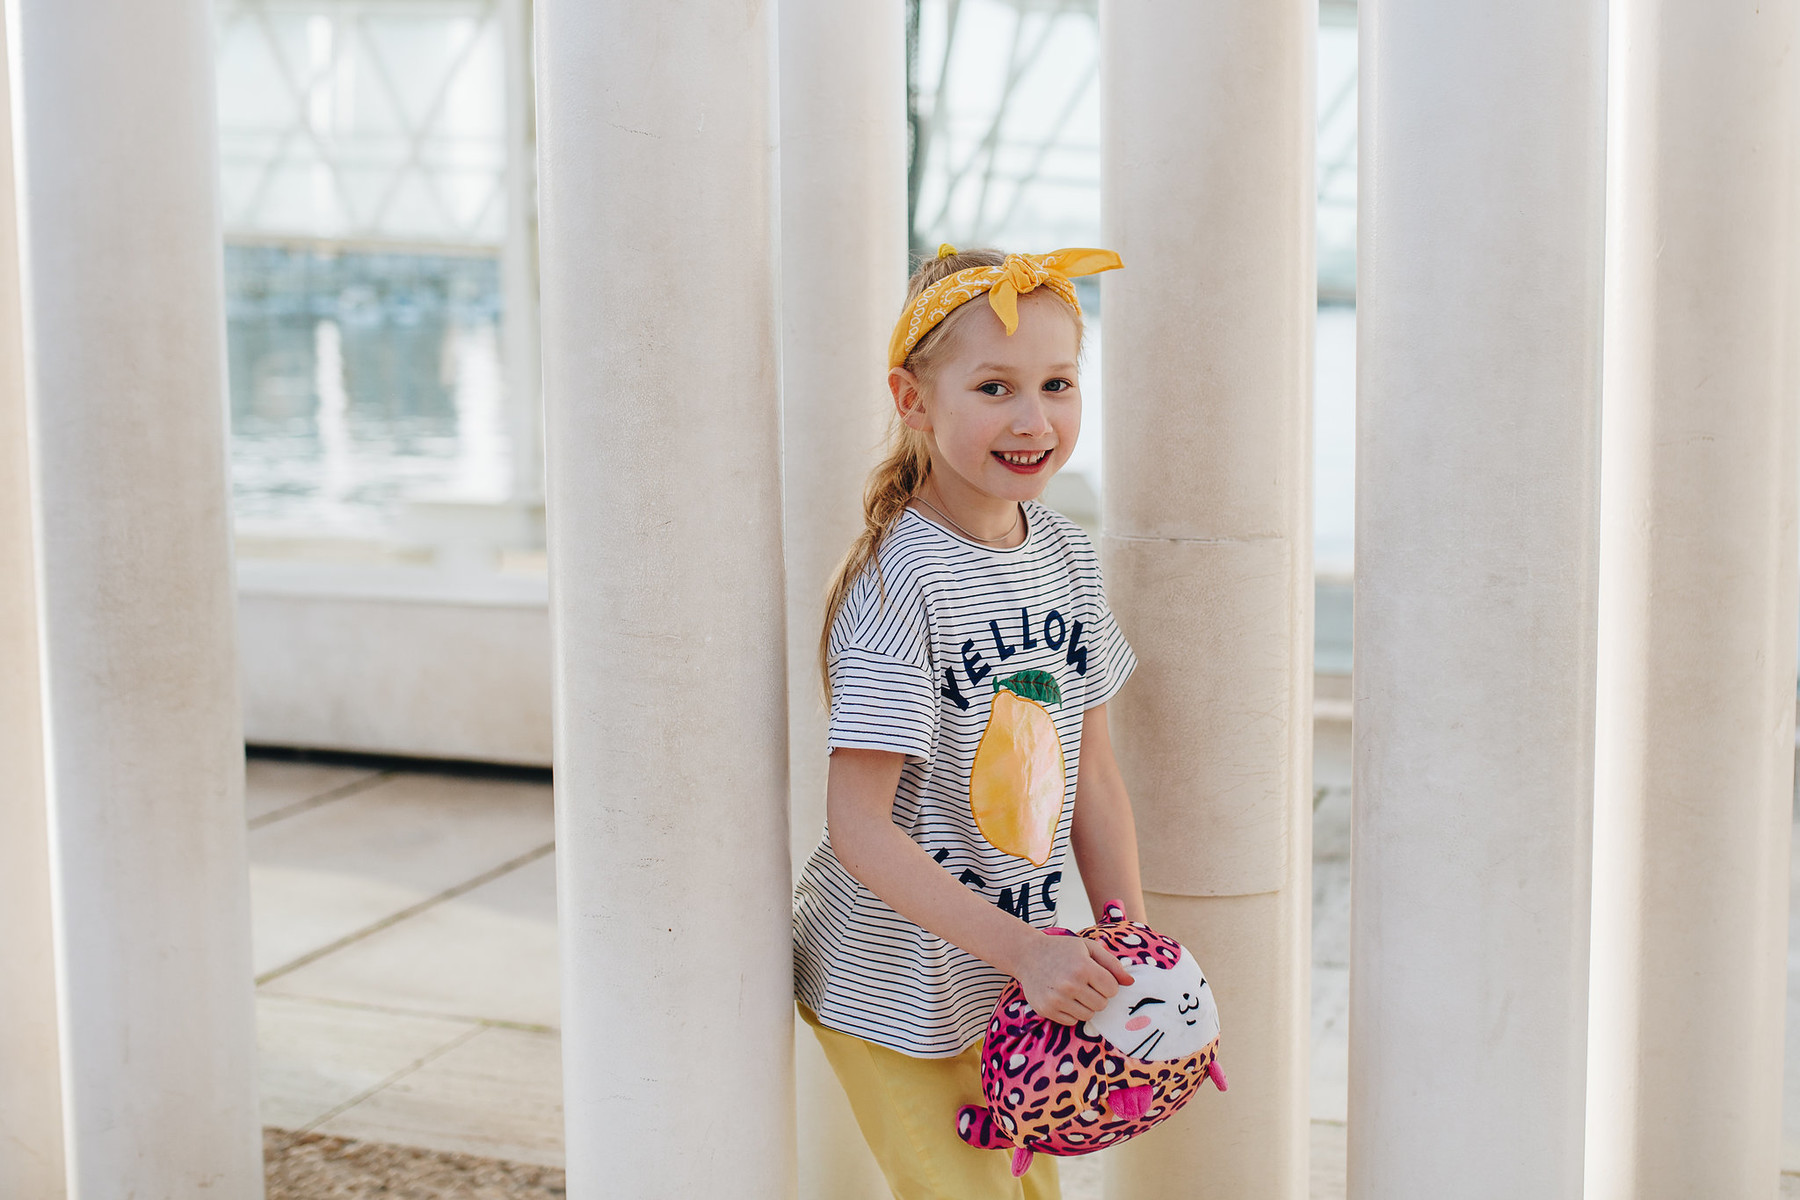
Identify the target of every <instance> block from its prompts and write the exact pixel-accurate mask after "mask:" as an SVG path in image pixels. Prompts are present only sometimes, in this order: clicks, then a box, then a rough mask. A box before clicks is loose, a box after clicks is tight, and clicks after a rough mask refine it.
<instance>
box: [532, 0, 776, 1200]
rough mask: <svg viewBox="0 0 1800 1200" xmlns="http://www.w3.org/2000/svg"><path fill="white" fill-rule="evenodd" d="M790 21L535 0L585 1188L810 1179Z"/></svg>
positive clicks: (569, 983)
mask: <svg viewBox="0 0 1800 1200" xmlns="http://www.w3.org/2000/svg"><path fill="white" fill-rule="evenodd" d="M773 16H774V10H773V6H772V5H768V4H752V5H749V6H746V5H743V4H738V3H731V2H729V0H675V2H671V3H663V4H641V3H633V2H631V0H547V2H545V3H543V4H542V5H541V6H540V7H539V8H538V10H537V37H538V43H537V48H538V55H537V63H538V80H537V83H538V150H539V164H540V175H539V179H540V193H539V195H540V206H539V222H540V236H541V241H542V246H543V255H542V280H543V332H544V388H545V399H546V442H547V445H548V449H549V474H548V481H547V483H548V486H547V489H546V490H547V499H548V512H549V521H550V567H551V577H550V584H551V596H552V602H551V604H552V607H551V618H552V623H553V629H554V634H555V646H556V681H557V701H556V771H557V843H558V849H559V853H560V855H561V870H560V872H559V874H560V878H561V882H560V889H561V895H560V905H559V907H560V912H561V926H562V938H563V956H562V961H563V996H564V1001H563V1063H564V1072H563V1079H564V1105H565V1110H566V1114H567V1116H566V1121H567V1126H568V1139H567V1145H568V1171H569V1193H570V1195H571V1196H572V1197H573V1198H574V1200H593V1198H596V1197H600V1196H615V1195H630V1196H635V1197H645V1198H655V1197H671V1198H675V1197H679V1198H682V1200H686V1198H688V1197H694V1196H726V1195H729V1196H741V1197H746V1198H747V1200H756V1198H760V1197H786V1196H788V1195H789V1194H790V1193H791V1192H792V1190H793V1188H794V1186H795V1184H794V1149H793V1139H794V1119H793V1112H794V1090H793V1055H794V1047H793V1012H794V1007H793V1004H794V1001H793V980H792V974H793V968H792V941H793V939H792V933H791V926H792V920H791V915H790V913H791V894H790V886H791V882H790V881H791V876H790V873H789V865H788V825H787V805H788V784H787V737H786V731H787V720H786V716H787V688H786V670H785V666H786V649H785V646H784V642H785V636H784V632H785V629H784V627H785V603H784V589H783V575H782V559H781V471H780V463H781V422H780V396H779V391H778V378H777V370H776V359H777V349H778V340H777V339H778V327H777V318H776V305H777V299H778V297H777V283H776V267H775V238H776V224H777V217H776V209H775V187H776V146H775V111H774V73H773V68H774V61H775V59H774V55H775V25H774V20H773Z"/></svg>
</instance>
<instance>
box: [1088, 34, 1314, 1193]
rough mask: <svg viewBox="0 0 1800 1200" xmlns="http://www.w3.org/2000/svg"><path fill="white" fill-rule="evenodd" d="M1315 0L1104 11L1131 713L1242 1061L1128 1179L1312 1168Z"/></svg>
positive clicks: (1151, 895) (1106, 206)
mask: <svg viewBox="0 0 1800 1200" xmlns="http://www.w3.org/2000/svg"><path fill="white" fill-rule="evenodd" d="M1317 19H1318V12H1317V6H1316V5H1315V4H1313V3H1311V0H1273V2H1271V3H1264V4H1250V5H1247V4H1241V3H1237V2H1235V0H1140V2H1139V3H1134V4H1114V5H1105V6H1102V8H1101V12H1100V23H1101V24H1100V30H1101V61H1102V64H1103V68H1104V69H1103V70H1102V72H1101V80H1102V88H1103V97H1104V99H1103V105H1102V109H1103V112H1104V114H1105V117H1104V120H1105V131H1104V134H1105V136H1104V137H1103V138H1102V171H1101V188H1102V199H1101V203H1102V211H1103V213H1104V214H1105V228H1106V233H1105V236H1104V240H1105V244H1106V245H1108V246H1109V247H1110V248H1112V249H1114V250H1117V251H1118V252H1119V254H1120V256H1121V257H1122V258H1123V260H1124V270H1122V271H1117V272H1110V273H1108V274H1106V275H1104V276H1102V277H1101V280H1100V287H1101V294H1102V296H1103V297H1104V299H1105V304H1106V328H1107V354H1106V357H1105V372H1106V377H1105V383H1106V394H1107V395H1108V396H1110V397H1113V402H1112V403H1109V404H1108V405H1107V406H1106V409H1105V442H1104V448H1103V454H1104V461H1105V470H1104V473H1103V480H1104V489H1105V494H1104V497H1103V499H1104V503H1103V505H1102V511H1103V514H1104V534H1103V536H1102V538H1101V551H1102V556H1103V560H1104V562H1105V565H1106V571H1107V585H1108V589H1109V598H1110V600H1111V602H1112V605H1113V608H1114V610H1115V611H1116V612H1117V614H1118V617H1119V620H1120V623H1121V625H1122V627H1123V628H1124V631H1125V634H1126V636H1127V637H1128V638H1130V639H1132V641H1133V644H1134V646H1135V648H1136V650H1137V653H1138V661H1139V664H1140V665H1139V677H1138V678H1137V679H1135V680H1134V681H1133V682H1132V684H1131V685H1130V686H1128V687H1127V688H1126V689H1125V690H1124V691H1123V692H1121V693H1120V695H1119V697H1118V699H1117V700H1116V701H1114V702H1113V705H1112V707H1113V709H1114V710H1115V713H1114V718H1113V721H1114V725H1113V727H1114V729H1115V730H1116V731H1117V732H1116V734H1115V742H1116V744H1117V746H1118V750H1119V759H1120V764H1121V767H1122V768H1123V771H1124V775H1125V781H1126V784H1127V786H1128V787H1129V788H1130V789H1131V792H1132V799H1133V806H1134V808H1135V810H1136V813H1137V819H1138V844H1139V847H1140V852H1141V854H1142V861H1143V879H1144V888H1145V891H1146V893H1147V894H1146V902H1147V904H1148V905H1149V916H1150V919H1151V921H1152V922H1153V923H1160V924H1161V925H1162V926H1163V927H1164V928H1166V929H1167V931H1168V932H1169V933H1170V934H1172V935H1173V936H1175V937H1178V938H1181V939H1182V940H1183V941H1184V942H1186V943H1187V944H1189V945H1191V946H1192V947H1193V949H1194V952H1195V954H1196V956H1197V957H1199V958H1200V960H1201V961H1202V962H1203V963H1204V964H1206V967H1207V970H1208V972H1209V977H1214V978H1216V979H1217V980H1219V983H1218V986H1219V994H1220V1008H1221V1016H1222V1019H1223V1021H1224V1027H1225V1029H1226V1033H1225V1035H1224V1038H1225V1042H1224V1045H1225V1047H1226V1049H1225V1051H1224V1058H1225V1061H1226V1064H1227V1065H1226V1070H1227V1071H1228V1072H1229V1073H1231V1074H1232V1076H1233V1078H1235V1079H1237V1080H1240V1081H1242V1082H1240V1083H1237V1084H1234V1086H1233V1088H1232V1090H1231V1092H1229V1093H1228V1094H1226V1095H1223V1096H1214V1095H1206V1096H1202V1097H1200V1098H1199V1099H1198V1100H1197V1101H1196V1102H1195V1104H1194V1105H1193V1106H1192V1107H1191V1108H1190V1109H1189V1110H1188V1111H1186V1112H1184V1113H1183V1114H1181V1115H1180V1116H1179V1117H1177V1118H1176V1119H1175V1120H1173V1121H1171V1122H1170V1123H1169V1124H1168V1125H1167V1126H1166V1127H1165V1128H1163V1129H1161V1130H1159V1131H1157V1134H1156V1135H1153V1136H1151V1137H1146V1138H1144V1139H1141V1140H1140V1141H1137V1142H1133V1143H1130V1144H1128V1145H1126V1146H1123V1147H1121V1148H1120V1149H1119V1150H1118V1151H1117V1152H1116V1156H1115V1157H1114V1158H1113V1159H1112V1161H1111V1163H1109V1173H1108V1190H1109V1195H1111V1196H1113V1197H1115V1200H1123V1198H1126V1197H1140V1196H1151V1195H1166V1196H1176V1195H1180V1196H1199V1195H1220V1196H1257V1197H1261V1198H1266V1200H1276V1198H1281V1197H1287V1198H1291V1200H1298V1198H1299V1197H1303V1196H1305V1195H1306V1193H1307V1189H1308V1186H1309V1183H1308V1170H1307V1157H1308V1128H1307V1066H1306V1063H1307V1012H1308V991H1309V985H1308V963H1309V959H1308V954H1307V927H1308V916H1309V913H1310V909H1311V888H1310V886H1309V882H1308V880H1309V872H1310V868H1311V850H1310V837H1309V832H1310V828H1311V822H1310V820H1309V819H1308V816H1309V813H1310V804H1311V795H1312V787H1311V783H1310V767H1311V736H1312V711H1313V709H1312V694H1311V687H1312V601H1313V577H1312V555H1311V548H1312V498H1311V477H1312V476H1311V411H1312V404H1311V397H1312V378H1313V372H1312V346H1313V319H1314V315H1315V312H1316V299H1317V298H1316V278H1315V273H1314V263H1313V237H1312V229H1313V214H1314V208H1315V201H1316V197H1315V196H1314V181H1313V129H1314V123H1315V120H1316V114H1315V112H1314V98H1313V90H1314V63H1313V47H1314V34H1315V26H1316V22H1317ZM1119 397H1130V398H1131V400H1130V402H1129V403H1119V402H1118V398H1119ZM1227 978H1229V979H1230V981H1231V982H1230V983H1229V985H1228V984H1226V983H1225V982H1224V981H1225V980H1226V979H1227ZM1228 993H1229V997H1230V1003H1229V1004H1227V995H1228Z"/></svg>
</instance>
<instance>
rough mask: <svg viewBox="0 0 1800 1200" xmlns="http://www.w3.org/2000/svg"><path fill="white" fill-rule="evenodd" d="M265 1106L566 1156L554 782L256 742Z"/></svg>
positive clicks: (253, 814)
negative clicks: (287, 753) (401, 769)
mask: <svg viewBox="0 0 1800 1200" xmlns="http://www.w3.org/2000/svg"><path fill="white" fill-rule="evenodd" d="M248 784H249V786H248V799H249V804H248V807H249V812H250V818H251V833H250V855H251V878H250V886H251V895H252V900H253V904H254V916H255V931H256V940H255V948H256V970H257V982H258V989H257V1016H258V1033H259V1038H258V1040H259V1043H260V1048H261V1052H262V1097H263V1120H264V1122H265V1123H266V1124H269V1125H276V1126H280V1127H282V1128H285V1129H293V1130H317V1131H319V1132H321V1133H327V1134H334V1135H337V1136H341V1137H354V1138H364V1139H371V1140H377V1141H388V1142H399V1143H403V1144H406V1145H414V1146H424V1147H428V1148H430V1149H434V1150H449V1151H456V1152H461V1153H469V1154H479V1155H483V1156H487V1157H494V1158H509V1159H515V1160H519V1161H523V1162H533V1163H547V1164H559V1163H560V1162H561V1161H562V1112H561V1094H562V1082H561V1077H560V1072H559V1061H558V1039H557V1032H556V1026H557V966H556V874H555V861H554V855H553V836H554V835H553V833H552V827H551V810H550V787H549V785H548V784H547V783H544V782H539V781H535V780H530V779H526V780H520V779H518V778H509V777H504V776H499V777H493V776H490V777H480V776H463V775H443V774H431V773H417V774H413V773H407V774H401V773H389V772H377V771H373V770H368V769H364V768H357V767H343V766H327V765H320V764H315V763H302V762H288V761H282V760H277V759H268V758H253V759H251V761H250V765H249V778H248Z"/></svg>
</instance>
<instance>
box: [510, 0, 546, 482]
mask: <svg viewBox="0 0 1800 1200" xmlns="http://www.w3.org/2000/svg"><path fill="white" fill-rule="evenodd" d="M500 21H501V32H502V34H503V35H504V38H503V40H504V44H505V55H506V240H505V242H504V243H503V244H502V245H501V248H500V295H501V304H502V314H501V339H502V341H501V346H502V354H501V359H502V362H503V364H504V367H505V373H506V413H507V423H506V424H507V431H508V433H510V434H511V436H512V501H513V503H514V504H515V505H518V506H520V507H522V508H524V509H527V510H535V509H537V508H539V507H540V506H541V505H542V504H543V502H544V396H543V378H542V371H541V366H540V363H539V353H538V240H537V164H536V161H535V159H536V155H535V153H534V152H535V150H536V139H537V130H536V127H535V126H536V122H535V121H534V120H533V117H534V113H533V112H532V85H531V0H501V3H500Z"/></svg>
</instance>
